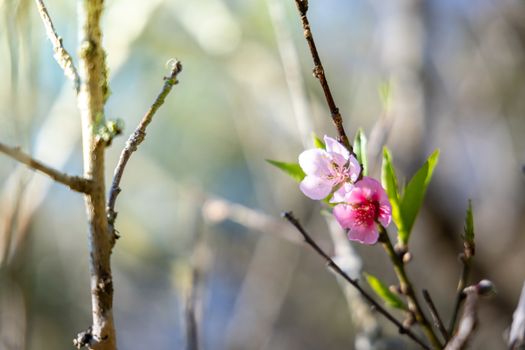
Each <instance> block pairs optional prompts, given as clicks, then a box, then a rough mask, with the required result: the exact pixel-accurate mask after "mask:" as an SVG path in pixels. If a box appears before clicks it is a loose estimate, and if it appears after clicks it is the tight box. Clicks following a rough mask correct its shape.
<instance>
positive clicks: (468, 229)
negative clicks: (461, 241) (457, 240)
mask: <svg viewBox="0 0 525 350" xmlns="http://www.w3.org/2000/svg"><path fill="white" fill-rule="evenodd" d="M465 241H466V242H467V243H469V244H473V243H474V215H473V214H472V201H471V200H470V199H469V200H468V208H467V214H466V215H465Z"/></svg>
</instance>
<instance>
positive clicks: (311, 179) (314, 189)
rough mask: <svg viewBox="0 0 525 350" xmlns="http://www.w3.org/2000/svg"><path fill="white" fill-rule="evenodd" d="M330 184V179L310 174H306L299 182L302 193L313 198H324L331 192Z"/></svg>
mask: <svg viewBox="0 0 525 350" xmlns="http://www.w3.org/2000/svg"><path fill="white" fill-rule="evenodd" d="M332 186H333V182H332V181H329V180H326V179H322V178H319V177H317V176H311V175H307V176H306V177H305V178H304V179H303V181H301V183H300V184H299V188H300V189H301V191H302V192H303V193H304V195H305V196H307V197H309V198H311V199H315V200H320V199H324V198H326V196H328V195H329V194H330V192H332Z"/></svg>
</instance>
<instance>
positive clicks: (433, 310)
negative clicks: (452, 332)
mask: <svg viewBox="0 0 525 350" xmlns="http://www.w3.org/2000/svg"><path fill="white" fill-rule="evenodd" d="M423 298H424V299H425V302H426V303H427V306H428V309H429V310H430V315H431V316H432V320H433V321H434V326H436V328H437V329H439V331H440V332H441V335H442V336H443V338H444V339H445V341H447V340H448V339H449V338H450V336H449V334H448V332H447V330H446V328H445V326H444V324H443V321H442V320H441V317H440V316H439V313H438V311H437V309H436V305H434V302H433V301H432V298H431V297H430V293H429V292H428V290H426V289H423Z"/></svg>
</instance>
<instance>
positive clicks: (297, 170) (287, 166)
mask: <svg viewBox="0 0 525 350" xmlns="http://www.w3.org/2000/svg"><path fill="white" fill-rule="evenodd" d="M266 161H267V162H268V163H270V164H271V165H273V166H275V167H277V168H279V169H281V170H282V171H284V172H285V173H287V174H288V175H290V176H291V177H292V178H293V179H294V180H295V181H297V182H301V181H302V180H303V179H304V177H305V176H306V174H305V173H304V171H303V169H301V166H300V165H299V164H298V163H286V162H279V161H277V160H271V159H266Z"/></svg>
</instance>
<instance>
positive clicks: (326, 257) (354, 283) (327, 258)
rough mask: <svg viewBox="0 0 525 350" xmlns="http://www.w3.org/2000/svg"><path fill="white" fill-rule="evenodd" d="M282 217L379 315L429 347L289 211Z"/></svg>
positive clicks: (424, 347) (422, 345)
mask: <svg viewBox="0 0 525 350" xmlns="http://www.w3.org/2000/svg"><path fill="white" fill-rule="evenodd" d="M283 217H284V218H285V219H286V220H288V221H289V222H290V223H291V224H292V225H293V226H295V228H296V229H297V231H299V232H300V233H301V235H302V236H303V238H304V240H305V242H306V243H307V244H308V245H309V246H310V247H311V248H312V249H313V250H314V251H315V252H316V253H317V254H319V255H320V256H321V257H322V258H323V259H324V260H325V261H326V262H327V264H328V267H330V268H331V269H332V270H333V271H334V272H335V273H337V274H338V275H339V276H341V277H342V278H343V279H345V280H346V281H347V282H348V283H350V284H351V285H352V286H353V287H354V288H355V289H357V290H358V291H359V293H360V294H361V295H362V296H363V297H364V298H365V299H366V300H367V301H368V302H369V303H370V305H372V307H373V308H375V309H376V310H377V311H378V312H379V313H380V314H381V315H383V316H384V317H386V318H387V319H388V320H389V321H390V322H392V323H393V324H394V325H396V326H397V328H398V330H399V333H401V334H406V335H407V336H408V337H409V338H410V339H412V340H413V341H415V342H416V343H417V344H419V345H420V346H421V347H422V348H423V349H430V348H429V347H428V345H426V344H425V343H424V342H423V341H422V340H420V339H419V338H418V337H417V336H416V335H415V334H414V333H413V332H412V331H411V330H410V329H408V328H406V327H404V326H403V324H402V323H401V322H399V321H398V320H397V319H396V318H395V317H394V316H392V314H390V313H389V312H388V311H387V310H386V309H385V308H384V307H383V306H381V304H379V303H378V302H377V301H375V300H374V298H372V296H370V294H368V293H367V292H366V291H365V290H364V289H363V288H361V286H360V285H359V282H358V281H357V280H356V279H353V278H351V277H350V276H348V275H347V274H346V272H344V271H343V270H342V269H341V268H340V267H339V266H338V265H337V264H336V263H335V262H334V261H333V260H332V258H331V257H330V256H329V255H328V254H327V253H325V252H324V251H323V250H322V249H321V247H319V245H318V244H317V243H316V242H315V241H314V240H313V239H312V237H311V236H310V235H309V234H308V232H306V230H305V229H304V228H303V227H302V225H301V224H300V222H299V220H297V219H296V218H295V217H294V216H293V214H292V213H291V212H285V213H283Z"/></svg>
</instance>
